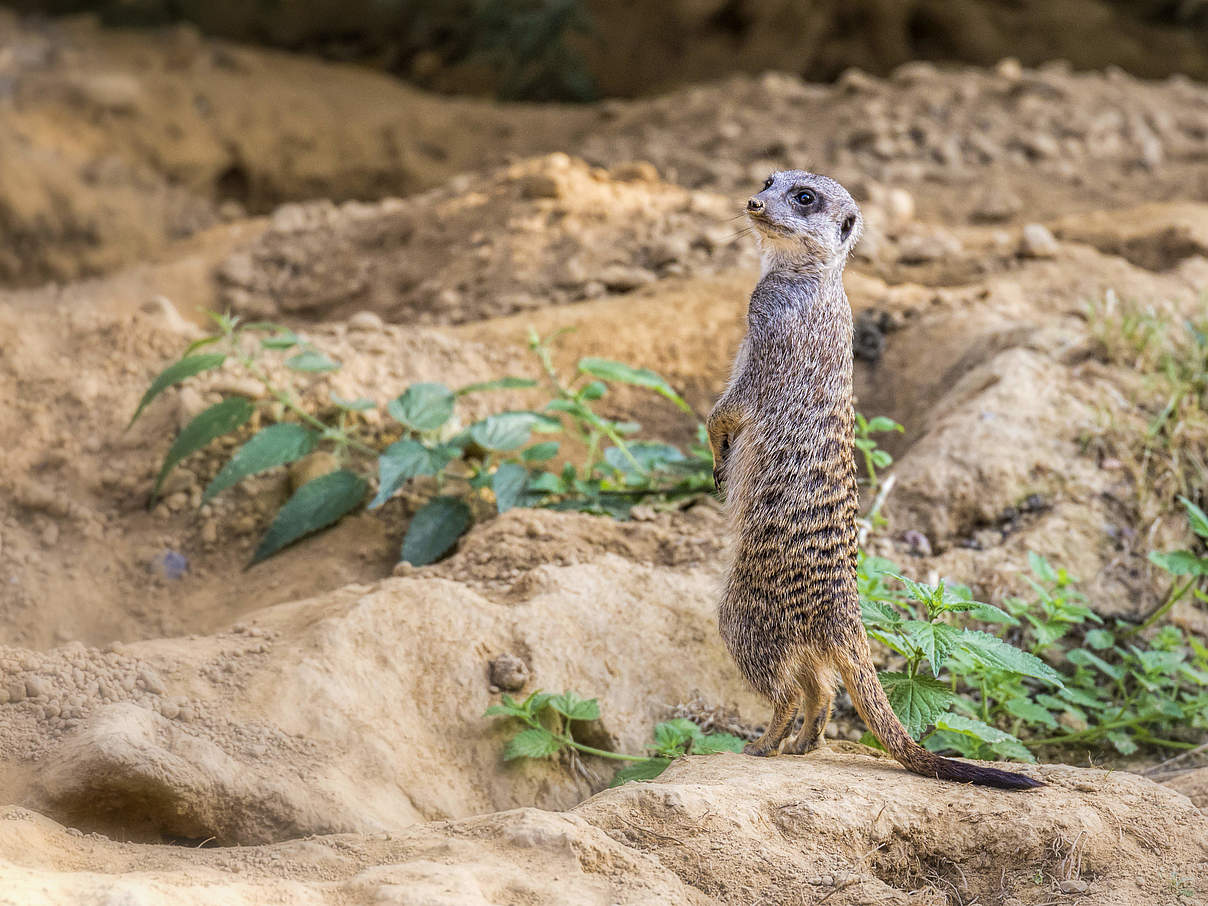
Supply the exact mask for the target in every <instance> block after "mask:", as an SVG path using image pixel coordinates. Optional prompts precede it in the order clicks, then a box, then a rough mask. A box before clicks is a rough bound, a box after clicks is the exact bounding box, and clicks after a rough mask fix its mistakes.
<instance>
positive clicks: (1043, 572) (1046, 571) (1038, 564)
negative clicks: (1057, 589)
mask: <svg viewBox="0 0 1208 906" xmlns="http://www.w3.org/2000/svg"><path fill="white" fill-rule="evenodd" d="M1028 566H1029V567H1031V569H1032V572H1033V573H1035V574H1036V576H1037V577H1038V578H1039V579H1040V580H1041V581H1043V582H1050V583H1052V582H1056V581H1057V573H1056V572H1055V571H1054V570H1053V567H1052V566H1050V565H1049V561H1048V560H1046V559H1045V558H1044V557H1042V556H1040V554H1038V553H1036V552H1035V551H1028Z"/></svg>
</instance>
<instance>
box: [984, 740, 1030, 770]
mask: <svg viewBox="0 0 1208 906" xmlns="http://www.w3.org/2000/svg"><path fill="white" fill-rule="evenodd" d="M990 750H991V751H992V752H994V754H995V755H1001V756H1002V757H1003V758H1010V759H1011V760H1013V761H1026V762H1029V763H1031V764H1035V763H1036V756H1035V755H1033V754H1032V753H1031V752H1029V751H1028V747H1027V746H1025V745H1024V744H1023V743H1022V742H1020V741H1019V740H1018V739H1000V740H999V741H998V742H992V743H990Z"/></svg>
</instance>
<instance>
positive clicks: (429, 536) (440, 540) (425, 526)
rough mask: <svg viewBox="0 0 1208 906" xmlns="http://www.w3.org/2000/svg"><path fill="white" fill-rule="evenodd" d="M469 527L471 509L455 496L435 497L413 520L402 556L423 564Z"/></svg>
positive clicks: (454, 540)
mask: <svg viewBox="0 0 1208 906" xmlns="http://www.w3.org/2000/svg"><path fill="white" fill-rule="evenodd" d="M469 527H470V508H469V507H468V506H466V505H465V503H463V502H462V501H460V500H458V499H457V498H456V497H434V498H433V499H432V500H430V501H429V502H428V503H427V504H425V505H424V506H423V507H422V508H421V509H420V511H419V512H418V513H416V514H415V516H414V518H412V520H411V525H410V526H408V527H407V535H406V537H405V538H403V552H402V559H404V560H406V561H407V562H408V563H411V564H412V565H414V566H424V565H426V564H428V563H432V562H434V561H436V560H437V559H439V558H440V556H441V555H442V554H444V553H445V552H446V551H447V550H449V548H451V547H452V546H453V545H454V544H456V543H457V539H458V538H460V537H461V536H462V535H463V534H465V531H466V529H467V528H469Z"/></svg>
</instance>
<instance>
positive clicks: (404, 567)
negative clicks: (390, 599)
mask: <svg viewBox="0 0 1208 906" xmlns="http://www.w3.org/2000/svg"><path fill="white" fill-rule="evenodd" d="M418 571H419V568H418V567H417V566H415V565H414V564H413V563H411V562H410V561H409V560H400V561H399V562H398V563H396V564H394V569H392V570H391V571H390V575H392V576H396V577H398V578H402V579H405V578H407V577H408V576H414V575H415V574H416V573H417V572H418Z"/></svg>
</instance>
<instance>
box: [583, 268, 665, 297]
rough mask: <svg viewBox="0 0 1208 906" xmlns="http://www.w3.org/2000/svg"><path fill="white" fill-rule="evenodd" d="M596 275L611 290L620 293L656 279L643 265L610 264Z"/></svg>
mask: <svg viewBox="0 0 1208 906" xmlns="http://www.w3.org/2000/svg"><path fill="white" fill-rule="evenodd" d="M596 276H597V277H598V279H599V280H600V282H602V283H603V284H604V285H605V286H607V287H608V288H609V289H611V290H612V291H613V292H622V293H623V292H627V291H629V290H631V289H637V288H638V287H639V286H645V285H646V284H648V283H653V282H654V281H655V280H657V279H658V278H657V277H656V276H655V275H654V274H652V273H651V272H650V271H648V270H646V268H644V267H633V266H630V265H627V264H610V265H608V266H607V267H605V268H604V269H603V270H601V271H600V273H599V274H597V275H596Z"/></svg>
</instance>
